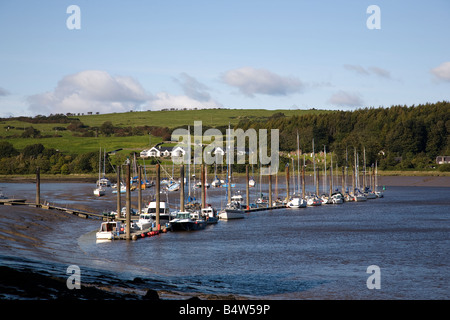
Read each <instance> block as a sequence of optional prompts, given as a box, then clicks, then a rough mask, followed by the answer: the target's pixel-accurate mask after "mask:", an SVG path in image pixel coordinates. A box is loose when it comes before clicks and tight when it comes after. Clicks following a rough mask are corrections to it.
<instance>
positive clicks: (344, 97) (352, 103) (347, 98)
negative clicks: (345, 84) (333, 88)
mask: <svg viewBox="0 0 450 320" xmlns="http://www.w3.org/2000/svg"><path fill="white" fill-rule="evenodd" d="M328 102H329V103H331V104H333V105H338V106H348V107H360V106H362V105H363V100H362V99H361V96H360V95H359V93H350V92H346V91H342V90H340V91H338V92H336V93H335V94H333V95H332V96H331V97H330V99H329V100H328Z"/></svg>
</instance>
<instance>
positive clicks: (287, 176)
mask: <svg viewBox="0 0 450 320" xmlns="http://www.w3.org/2000/svg"><path fill="white" fill-rule="evenodd" d="M288 201H289V164H286V202H288Z"/></svg>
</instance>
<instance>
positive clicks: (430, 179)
mask: <svg viewBox="0 0 450 320" xmlns="http://www.w3.org/2000/svg"><path fill="white" fill-rule="evenodd" d="M378 185H380V186H383V185H385V186H393V187H403V186H415V187H450V177H447V176H423V177H422V176H379V177H378Z"/></svg>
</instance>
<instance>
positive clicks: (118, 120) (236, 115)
mask: <svg viewBox="0 0 450 320" xmlns="http://www.w3.org/2000/svg"><path fill="white" fill-rule="evenodd" d="M277 112H282V113H284V114H285V115H286V116H287V117H290V116H293V115H304V114H308V113H320V112H329V111H326V110H265V109H202V110H174V111H142V112H127V113H110V114H99V115H85V116H78V117H77V118H79V119H80V121H81V122H83V123H84V124H86V125H88V126H91V127H94V126H100V125H101V124H102V123H104V122H105V121H111V122H112V123H113V124H114V125H115V126H119V127H128V126H132V127H134V126H145V125H147V126H159V127H169V128H175V127H179V126H183V125H194V121H202V122H203V125H204V126H210V127H216V126H224V125H228V123H230V124H231V125H235V124H237V123H238V122H239V121H241V120H245V119H249V120H258V119H261V120H264V119H265V118H268V117H270V116H271V115H273V114H275V113H277Z"/></svg>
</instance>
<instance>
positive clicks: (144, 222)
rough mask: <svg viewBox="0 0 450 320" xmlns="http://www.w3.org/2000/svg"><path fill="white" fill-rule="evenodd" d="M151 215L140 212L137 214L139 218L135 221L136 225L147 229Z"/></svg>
mask: <svg viewBox="0 0 450 320" xmlns="http://www.w3.org/2000/svg"><path fill="white" fill-rule="evenodd" d="M153 222H154V221H153V219H152V215H151V214H149V213H141V214H140V215H139V220H138V221H137V222H136V226H137V227H138V228H139V230H147V229H148V228H150V227H151V226H152V223H153Z"/></svg>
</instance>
